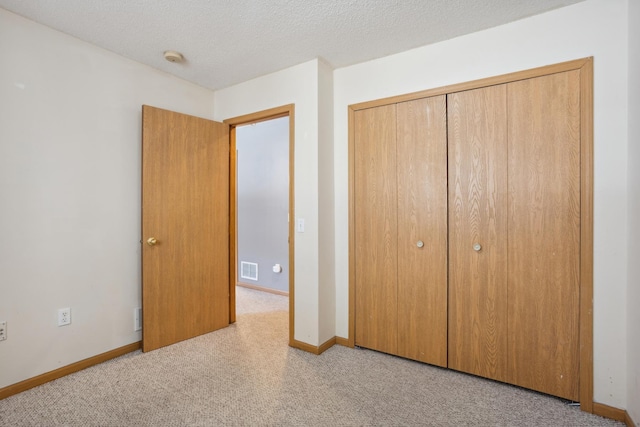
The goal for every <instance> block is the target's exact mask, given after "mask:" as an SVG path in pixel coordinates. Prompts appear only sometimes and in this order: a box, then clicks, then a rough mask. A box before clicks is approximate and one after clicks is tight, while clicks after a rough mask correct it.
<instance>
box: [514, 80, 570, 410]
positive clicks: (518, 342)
mask: <svg viewBox="0 0 640 427" xmlns="http://www.w3.org/2000/svg"><path fill="white" fill-rule="evenodd" d="M507 92H508V95H507V99H508V108H509V120H508V129H509V178H508V179H509V219H508V221H509V242H508V246H509V260H508V287H509V314H508V316H509V382H510V383H513V384H516V385H520V386H523V387H526V388H530V389H533V390H538V391H542V392H544V393H549V394H553V395H555V396H560V397H564V398H566V399H572V400H578V399H579V393H578V386H579V381H578V379H579V367H580V363H579V362H580V360H579V296H580V292H579V284H580V72H579V71H569V72H564V73H558V74H553V75H549V76H544V77H538V78H534V79H528V80H523V81H519V82H514V83H510V84H509V85H508V90H507Z"/></svg>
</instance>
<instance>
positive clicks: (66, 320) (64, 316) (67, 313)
mask: <svg viewBox="0 0 640 427" xmlns="http://www.w3.org/2000/svg"><path fill="white" fill-rule="evenodd" d="M69 324H71V309H70V308H69V307H67V308H61V309H59V310H58V326H66V325H69Z"/></svg>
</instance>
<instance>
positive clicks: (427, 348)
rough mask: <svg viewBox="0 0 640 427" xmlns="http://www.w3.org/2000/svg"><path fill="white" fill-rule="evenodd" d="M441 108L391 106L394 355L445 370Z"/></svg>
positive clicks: (419, 103) (438, 104) (430, 102)
mask: <svg viewBox="0 0 640 427" xmlns="http://www.w3.org/2000/svg"><path fill="white" fill-rule="evenodd" d="M446 115H447V104H446V97H445V96H444V95H443V96H436V97H431V98H424V99H418V100H415V101H408V102H402V103H399V104H397V122H398V126H397V129H398V132H397V160H398V166H397V169H396V170H397V175H398V186H397V189H398V190H397V191H398V353H397V354H398V356H402V357H406V358H409V359H414V360H419V361H421V362H426V363H430V364H433V365H438V366H447V117H446Z"/></svg>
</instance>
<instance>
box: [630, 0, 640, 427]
mask: <svg viewBox="0 0 640 427" xmlns="http://www.w3.org/2000/svg"><path fill="white" fill-rule="evenodd" d="M628 100H629V289H628V295H627V311H628V318H627V342H628V347H629V351H628V355H627V377H628V396H627V412H629V415H631V418H632V419H633V421H634V422H635V423H636V425H638V426H640V307H639V305H640V263H639V262H638V260H640V120H639V119H640V0H629V92H628Z"/></svg>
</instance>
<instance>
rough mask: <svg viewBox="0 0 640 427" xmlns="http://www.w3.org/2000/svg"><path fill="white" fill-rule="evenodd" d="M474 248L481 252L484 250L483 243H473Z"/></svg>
mask: <svg viewBox="0 0 640 427" xmlns="http://www.w3.org/2000/svg"><path fill="white" fill-rule="evenodd" d="M473 250H474V251H476V252H480V251H481V250H482V245H481V244H480V243H475V244H474V245H473Z"/></svg>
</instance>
